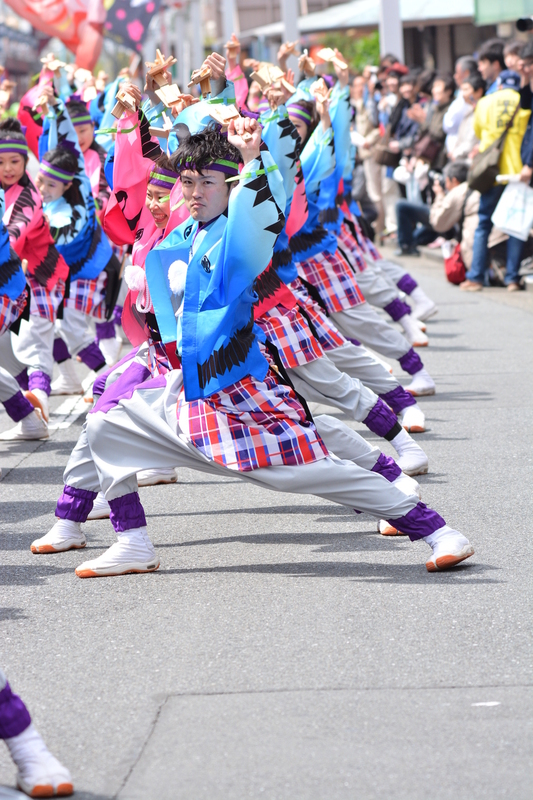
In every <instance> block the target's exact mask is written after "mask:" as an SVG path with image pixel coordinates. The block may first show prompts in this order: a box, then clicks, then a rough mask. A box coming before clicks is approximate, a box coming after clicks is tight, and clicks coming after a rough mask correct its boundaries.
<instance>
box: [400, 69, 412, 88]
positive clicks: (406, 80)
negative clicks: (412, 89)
mask: <svg viewBox="0 0 533 800" xmlns="http://www.w3.org/2000/svg"><path fill="white" fill-rule="evenodd" d="M407 84H409V86H415V85H416V75H413V73H412V72H408V73H407V75H403V76H402V77H401V78H400V86H406V85H407Z"/></svg>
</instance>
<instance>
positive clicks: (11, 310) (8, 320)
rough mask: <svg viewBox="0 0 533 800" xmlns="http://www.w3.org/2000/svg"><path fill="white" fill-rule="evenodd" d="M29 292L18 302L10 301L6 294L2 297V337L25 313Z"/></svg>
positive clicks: (21, 295)
mask: <svg viewBox="0 0 533 800" xmlns="http://www.w3.org/2000/svg"><path fill="white" fill-rule="evenodd" d="M27 297H28V292H27V291H26V289H24V291H23V292H22V294H19V296H18V297H17V299H16V300H10V299H9V297H8V296H7V295H5V294H2V295H0V336H1V335H2V334H3V333H5V332H6V331H7V329H8V328H9V326H10V325H12V324H13V323H14V322H15V321H16V320H17V319H18V318H19V317H20V315H21V314H22V312H23V311H24V306H25V305H26V298H27Z"/></svg>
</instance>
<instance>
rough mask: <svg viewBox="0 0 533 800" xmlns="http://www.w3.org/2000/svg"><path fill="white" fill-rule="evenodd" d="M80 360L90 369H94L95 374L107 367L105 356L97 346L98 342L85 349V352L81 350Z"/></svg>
mask: <svg viewBox="0 0 533 800" xmlns="http://www.w3.org/2000/svg"><path fill="white" fill-rule="evenodd" d="M78 355H79V357H80V359H81V360H82V361H83V363H84V364H86V365H87V366H88V367H89V369H93V370H94V371H95V372H96V371H97V370H99V369H102V367H105V358H104V354H103V353H102V351H101V350H100V348H99V347H98V345H97V344H96V342H91V344H89V345H87V347H84V348H83V350H80V352H79V353H78Z"/></svg>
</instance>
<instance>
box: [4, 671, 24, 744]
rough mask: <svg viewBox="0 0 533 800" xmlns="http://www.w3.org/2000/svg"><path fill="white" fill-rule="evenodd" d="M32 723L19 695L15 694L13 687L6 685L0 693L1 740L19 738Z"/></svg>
mask: <svg viewBox="0 0 533 800" xmlns="http://www.w3.org/2000/svg"><path fill="white" fill-rule="evenodd" d="M30 723H31V717H30V714H29V711H28V709H27V708H26V706H25V705H24V703H23V702H22V700H21V699H20V697H19V696H18V695H17V694H13V692H12V691H11V686H10V685H9V683H6V685H5V686H4V688H3V689H2V691H1V692H0V739H12V738H13V736H18V735H19V734H21V733H22V732H23V731H25V730H26V728H27V727H28V726H29V725H30Z"/></svg>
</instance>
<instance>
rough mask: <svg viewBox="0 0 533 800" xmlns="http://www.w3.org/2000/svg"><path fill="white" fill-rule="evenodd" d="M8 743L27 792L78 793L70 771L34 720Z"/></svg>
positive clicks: (47, 794)
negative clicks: (45, 740) (75, 790)
mask: <svg viewBox="0 0 533 800" xmlns="http://www.w3.org/2000/svg"><path fill="white" fill-rule="evenodd" d="M5 743H6V744H7V746H8V748H9V752H10V753H11V757H12V759H13V761H14V762H15V764H16V765H17V767H18V772H17V786H18V788H19V789H22V791H23V792H25V793H26V794H27V795H29V796H30V797H67V796H69V795H71V794H72V793H73V792H74V786H73V783H72V778H71V775H70V772H69V771H68V769H67V768H66V767H64V766H63V764H61V762H60V761H58V760H57V758H56V757H55V756H53V755H52V753H51V752H50V751H49V749H48V748H47V746H46V745H45V743H44V742H43V740H42V737H41V736H40V734H39V733H38V732H37V731H36V729H35V728H34V726H33V723H31V724H30V725H29V726H28V727H27V728H26V730H25V731H22V733H19V735H18V736H12V737H11V739H6V740H5Z"/></svg>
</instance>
